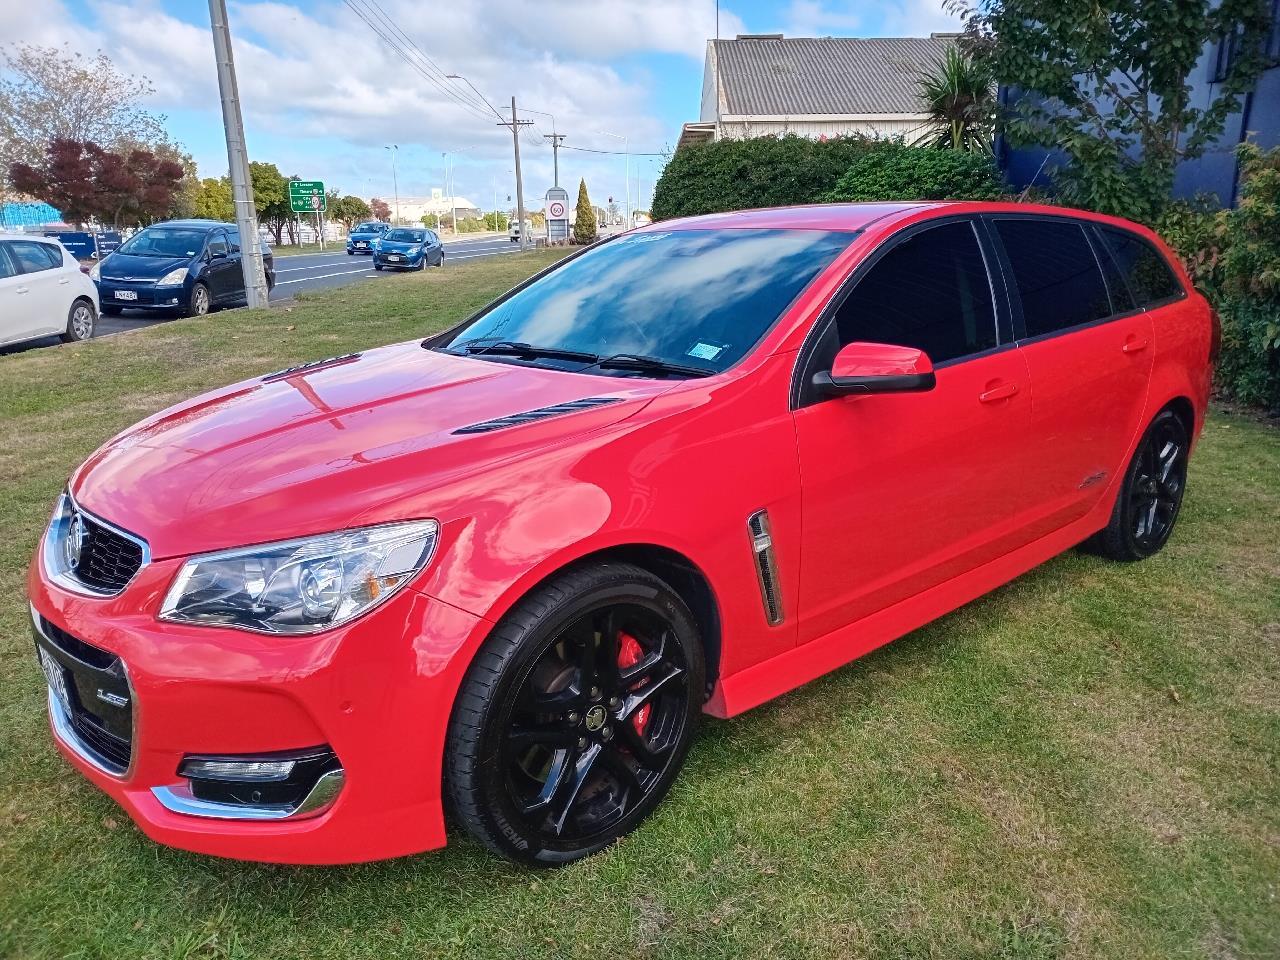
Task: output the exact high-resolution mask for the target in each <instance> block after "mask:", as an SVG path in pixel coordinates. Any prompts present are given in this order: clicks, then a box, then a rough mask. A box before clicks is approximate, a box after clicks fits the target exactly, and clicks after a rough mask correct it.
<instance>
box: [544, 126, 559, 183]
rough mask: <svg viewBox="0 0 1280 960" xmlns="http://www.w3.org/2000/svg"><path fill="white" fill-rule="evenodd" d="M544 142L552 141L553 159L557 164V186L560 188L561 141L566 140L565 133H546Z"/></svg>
mask: <svg viewBox="0 0 1280 960" xmlns="http://www.w3.org/2000/svg"><path fill="white" fill-rule="evenodd" d="M542 139H543V140H550V141H551V159H552V163H554V164H555V170H556V182H555V185H556V186H557V187H558V186H560V141H561V140H563V139H564V134H563V133H544V134H543V135H542Z"/></svg>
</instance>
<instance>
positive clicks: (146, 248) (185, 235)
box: [116, 227, 209, 257]
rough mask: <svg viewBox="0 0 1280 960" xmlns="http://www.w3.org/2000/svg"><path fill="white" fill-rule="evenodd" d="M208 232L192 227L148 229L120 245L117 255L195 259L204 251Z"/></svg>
mask: <svg viewBox="0 0 1280 960" xmlns="http://www.w3.org/2000/svg"><path fill="white" fill-rule="evenodd" d="M208 234H209V231H208V230H199V229H193V228H191V227H147V229H145V230H143V231H142V232H141V233H135V234H134V235H133V236H132V237H130V238H129V239H128V240H126V241H125V242H124V243H122V244H120V247H119V248H118V249H117V251H116V252H117V253H124V254H128V255H129V256H132V257H194V256H195V255H196V254H197V253H199V252H200V251H201V250H202V249H204V238H205V237H206V236H208Z"/></svg>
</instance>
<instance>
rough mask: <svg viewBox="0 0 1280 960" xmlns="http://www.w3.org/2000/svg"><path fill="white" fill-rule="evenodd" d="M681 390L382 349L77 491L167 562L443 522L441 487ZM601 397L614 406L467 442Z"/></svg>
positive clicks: (284, 380) (172, 430) (165, 430)
mask: <svg viewBox="0 0 1280 960" xmlns="http://www.w3.org/2000/svg"><path fill="white" fill-rule="evenodd" d="M671 386H672V384H671V383H670V382H664V381H655V380H642V379H629V378H616V377H605V376H593V375H590V374H575V373H565V372H561V371H555V370H548V369H544V368H537V367H529V366H527V365H524V364H513V363H502V362H493V361H487V360H481V359H475V358H470V357H456V356H452V355H448V354H441V353H437V352H434V351H430V350H425V349H423V348H422V346H421V345H420V344H419V343H418V342H416V341H415V342H413V343H407V344H398V345H395V346H390V347H381V348H378V349H375V350H369V351H366V352H365V353H363V354H353V355H351V356H347V357H338V358H334V359H332V360H329V361H320V362H318V363H316V364H310V365H305V366H303V367H299V368H294V369H292V370H288V371H281V372H279V373H276V374H268V375H267V376H264V377H260V378H257V379H254V380H247V381H244V382H242V383H239V384H235V385H233V386H230V387H227V388H224V389H222V390H217V391H214V392H212V393H207V394H204V395H203V396H199V397H196V398H194V399H192V400H190V401H188V402H186V403H182V404H179V405H178V406H175V407H171V408H169V409H168V410H164V411H162V412H160V413H158V414H155V415H154V416H152V417H149V418H148V419H146V420H144V421H142V422H141V423H139V424H137V425H136V426H134V427H131V428H130V429H128V430H126V431H125V432H124V433H122V434H120V435H119V436H117V437H115V438H114V439H112V440H110V441H109V442H108V443H106V444H105V445H103V446H102V447H101V448H99V449H98V450H97V451H96V452H95V453H94V454H93V455H92V456H91V457H90V458H89V459H88V460H87V461H86V462H85V463H84V465H83V466H82V467H81V468H80V469H79V470H78V471H77V472H76V474H75V475H74V476H73V477H72V480H71V492H72V495H73V496H74V497H75V498H76V500H77V502H79V503H80V505H81V506H83V507H84V508H85V509H87V510H89V511H90V512H92V513H95V514H97V515H99V516H101V517H103V518H104V519H106V520H109V521H111V522H112V523H114V524H116V525H118V526H120V527H123V528H124V529H126V530H129V531H131V532H133V533H135V534H137V535H139V536H141V537H143V538H144V539H146V540H147V541H148V543H149V545H150V547H151V551H152V554H153V556H154V557H156V558H157V559H160V558H164V557H171V556H180V555H185V554H191V553H200V552H204V551H208V550H215V549H221V548H225V547H231V546H240V545H244V544H251V543H263V542H266V541H270V540H280V539H287V538H289V537H296V536H303V535H306V534H311V533H321V532H325V531H329V530H336V529H342V528H344V527H349V526H357V525H361V524H366V523H380V522H387V521H391V520H398V519H407V518H410V517H422V516H431V515H432V513H431V512H430V511H431V510H433V509H434V508H433V503H432V496H431V494H432V491H433V490H436V489H439V488H440V487H441V486H443V485H444V484H446V483H449V482H451V481H454V480H458V479H463V478H468V480H469V482H473V478H474V477H475V476H476V474H477V473H478V472H479V471H481V470H484V469H487V468H489V467H492V466H494V465H496V464H500V463H502V462H505V461H507V460H510V459H512V458H515V457H519V456H521V454H522V453H526V452H529V451H532V450H534V449H543V448H545V447H546V446H547V445H548V444H553V443H560V442H563V441H564V440H565V439H567V438H571V437H575V436H578V435H581V434H585V433H589V432H593V431H598V430H601V429H603V428H605V427H608V426H610V425H612V424H615V423H617V422H618V421H620V420H622V419H625V418H627V417H629V416H631V415H633V414H634V413H636V412H637V411H638V410H640V409H642V408H643V406H644V405H645V404H646V403H647V402H648V401H649V400H650V399H652V398H653V397H654V396H657V395H658V394H660V393H662V392H665V391H666V390H668V389H670V387H671ZM591 397H608V398H611V402H608V403H603V404H600V405H599V406H595V407H591V408H589V409H579V410H574V411H572V412H567V413H560V414H558V415H555V416H551V417H547V418H546V419H541V420H537V421H535V422H530V423H523V424H519V425H513V426H502V427H499V428H498V429H492V430H488V431H483V432H468V433H458V432H456V431H458V430H459V428H462V427H469V426H473V425H475V424H477V423H486V422H488V421H491V420H494V419H496V418H501V417H506V416H510V415H512V414H517V413H526V412H528V411H530V410H535V409H539V408H543V407H548V406H552V405H555V404H562V403H568V402H570V401H576V400H582V399H584V398H591ZM494 482H495V483H497V482H500V479H499V478H495V481H494Z"/></svg>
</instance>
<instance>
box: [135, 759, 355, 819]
mask: <svg viewBox="0 0 1280 960" xmlns="http://www.w3.org/2000/svg"><path fill="white" fill-rule="evenodd" d="M346 780H347V775H346V771H344V770H343V769H342V768H338V769H337V770H330V771H329V772H327V773H324V774H321V775H320V779H319V780H317V781H316V785H315V786H314V787H312V788H311V792H310V793H308V794H307V795H306V796H305V797H304V798H303V800H302V802H301V803H299V804H297V805H296V806H291V805H289V804H263V805H261V806H256V807H255V806H253V805H251V804H243V805H242V804H234V803H211V802H210V801H208V800H199V799H197V798H196V797H193V796H192V795H191V790H190V788H189V787H187V786H186V785H185V784H182V785H176V786H170V787H152V788H151V793H152V795H153V796H154V797H155V798H156V799H157V800H158V801H160V805H161V806H162V807H164V808H165V809H166V810H169V811H171V812H173V813H181V814H184V815H186V816H188V817H208V818H210V819H214V820H301V819H303V818H305V817H314V816H318V815H319V814H321V813H324V812H325V811H326V810H328V809H329V807H331V806H333V803H334V801H336V800H337V799H338V794H339V793H341V792H342V788H343V786H344V784H345V783H346Z"/></svg>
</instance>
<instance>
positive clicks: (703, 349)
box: [685, 340, 724, 360]
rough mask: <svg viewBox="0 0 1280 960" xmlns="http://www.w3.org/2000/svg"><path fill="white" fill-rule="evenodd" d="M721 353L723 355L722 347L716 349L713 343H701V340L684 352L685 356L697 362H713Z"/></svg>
mask: <svg viewBox="0 0 1280 960" xmlns="http://www.w3.org/2000/svg"><path fill="white" fill-rule="evenodd" d="M722 353H724V347H717V346H716V345H715V344H714V343H703V342H702V341H701V340H699V341H698V342H697V343H695V344H694V345H693V346H692V347H690V348H689V349H688V350H686V351H685V355H686V356H689V357H693V358H695V359H697V360H714V359H715V358H716V357H718V356H720V354H722Z"/></svg>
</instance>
